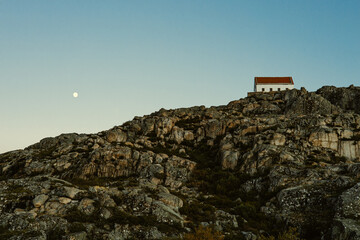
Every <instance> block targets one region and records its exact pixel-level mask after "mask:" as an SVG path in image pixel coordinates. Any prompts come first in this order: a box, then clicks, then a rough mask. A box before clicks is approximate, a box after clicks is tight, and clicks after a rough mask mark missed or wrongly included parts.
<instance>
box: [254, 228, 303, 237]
mask: <svg viewBox="0 0 360 240" xmlns="http://www.w3.org/2000/svg"><path fill="white" fill-rule="evenodd" d="M275 239H277V240H301V238H300V237H299V233H298V231H297V229H296V228H294V227H290V228H289V229H288V230H287V231H285V232H283V233H281V234H279V235H278V237H277V238H275V237H274V236H269V237H265V236H264V235H260V237H259V240H275Z"/></svg>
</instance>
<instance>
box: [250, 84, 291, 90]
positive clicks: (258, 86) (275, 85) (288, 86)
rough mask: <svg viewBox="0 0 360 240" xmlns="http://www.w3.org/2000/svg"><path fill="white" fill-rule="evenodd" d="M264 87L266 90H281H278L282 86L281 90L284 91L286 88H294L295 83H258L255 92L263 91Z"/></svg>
mask: <svg viewBox="0 0 360 240" xmlns="http://www.w3.org/2000/svg"><path fill="white" fill-rule="evenodd" d="M263 88H264V92H270V91H279V90H278V89H279V88H280V91H283V90H286V89H293V88H294V85H290V84H258V85H256V89H255V92H263V90H262V89H263ZM271 89H272V90H271Z"/></svg>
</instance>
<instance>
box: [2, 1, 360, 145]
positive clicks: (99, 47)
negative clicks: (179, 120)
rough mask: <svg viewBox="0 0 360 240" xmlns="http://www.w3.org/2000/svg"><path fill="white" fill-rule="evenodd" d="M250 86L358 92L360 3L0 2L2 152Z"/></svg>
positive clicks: (218, 98)
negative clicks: (272, 81) (259, 79)
mask: <svg viewBox="0 0 360 240" xmlns="http://www.w3.org/2000/svg"><path fill="white" fill-rule="evenodd" d="M254 76H292V77H293V78H294V81H295V87H296V88H300V87H302V86H304V87H305V88H307V89H308V90H316V89H318V88H320V87H321V86H323V85H335V86H349V85H350V84H354V85H359V81H360V77H359V76H360V1H358V0H352V1H351V0H339V1H331V0H316V1H314V0H286V1H280V0H276V1H272V0H263V1H260V0H249V1H241V0H217V1H213V0H181V1H180V0H178V1H175V0H173V1H172V0H151V1H149V0H143V1H141V0H128V1H121V0H116V1H115V0H114V1H110V0H101V1H100V0H97V1H94V0H76V1H74V0H61V1H55V0H54V1H49V0H17V1H15V0H0V83H1V87H0V109H1V116H0V152H5V151H10V150H14V149H19V148H24V147H26V146H28V145H30V144H32V143H35V142H37V141H39V140H40V139H42V138H44V137H48V136H56V135H59V134H61V133H68V132H77V133H94V132H98V131H101V130H105V129H109V128H111V127H113V126H115V125H120V124H122V123H123V122H125V121H127V120H131V119H132V118H133V117H134V116H142V115H145V114H150V113H151V112H154V111H156V110H158V109H160V108H162V107H163V108H166V109H170V108H178V107H190V106H196V105H205V106H212V105H224V104H227V103H228V102H229V101H231V100H235V99H239V98H242V97H245V96H246V93H247V92H248V91H251V90H252V88H253V78H254ZM74 91H78V92H79V97H78V98H73V97H72V93H73V92H74Z"/></svg>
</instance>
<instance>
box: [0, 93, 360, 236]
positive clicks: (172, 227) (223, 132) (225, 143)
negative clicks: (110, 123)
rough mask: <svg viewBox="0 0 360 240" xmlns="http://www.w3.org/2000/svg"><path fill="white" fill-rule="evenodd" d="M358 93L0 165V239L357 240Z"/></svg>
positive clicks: (83, 139) (316, 97) (260, 106)
mask: <svg viewBox="0 0 360 240" xmlns="http://www.w3.org/2000/svg"><path fill="white" fill-rule="evenodd" d="M359 96H360V88H359V87H353V86H351V87H349V88H335V87H323V88H321V89H319V90H318V91H317V92H307V91H306V90H305V89H301V90H291V91H286V92H279V93H272V94H270V93H264V94H261V93H260V94H255V95H252V96H249V97H247V98H245V99H240V100H237V101H233V102H230V103H229V104H228V105H226V106H219V107H211V108H205V107H203V106H200V107H192V108H181V109H175V110H164V109H161V110H160V111H158V112H155V113H153V114H151V115H147V116H143V117H135V118H134V119H133V120H132V121H129V122H126V123H125V124H123V125H121V126H116V127H114V128H112V129H110V130H108V131H103V132H100V133H98V134H89V135H86V134H62V135H60V136H58V137H55V138H46V139H43V140H41V141H40V142H39V143H36V144H34V145H32V146H29V147H28V148H26V149H24V150H18V151H13V152H8V153H5V154H2V155H0V173H1V175H0V176H1V184H0V237H1V238H5V239H6V238H8V239H163V238H165V237H174V238H175V237H178V236H180V235H182V234H184V233H186V232H189V231H192V229H193V228H194V227H196V226H198V225H205V226H207V225H211V226H212V227H213V228H215V229H216V230H218V231H220V232H221V233H222V234H224V235H225V236H226V238H225V239H257V236H260V235H261V234H262V235H264V236H270V235H273V236H277V234H278V233H280V232H282V231H284V230H285V229H286V228H287V227H288V226H294V227H296V228H297V230H298V231H299V233H300V234H301V236H302V238H304V239H321V238H322V239H360V224H359V218H360V201H359V196H360V183H359V182H360V180H359V177H360V163H359V162H360V115H358V114H359V113H360V108H359V106H360V102H359V99H360V97H359Z"/></svg>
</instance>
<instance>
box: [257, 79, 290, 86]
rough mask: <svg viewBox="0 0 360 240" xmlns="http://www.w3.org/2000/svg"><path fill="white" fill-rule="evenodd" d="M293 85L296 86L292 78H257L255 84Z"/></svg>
mask: <svg viewBox="0 0 360 240" xmlns="http://www.w3.org/2000/svg"><path fill="white" fill-rule="evenodd" d="M278 83H282V84H291V85H294V81H293V79H292V77H255V84H278Z"/></svg>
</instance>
